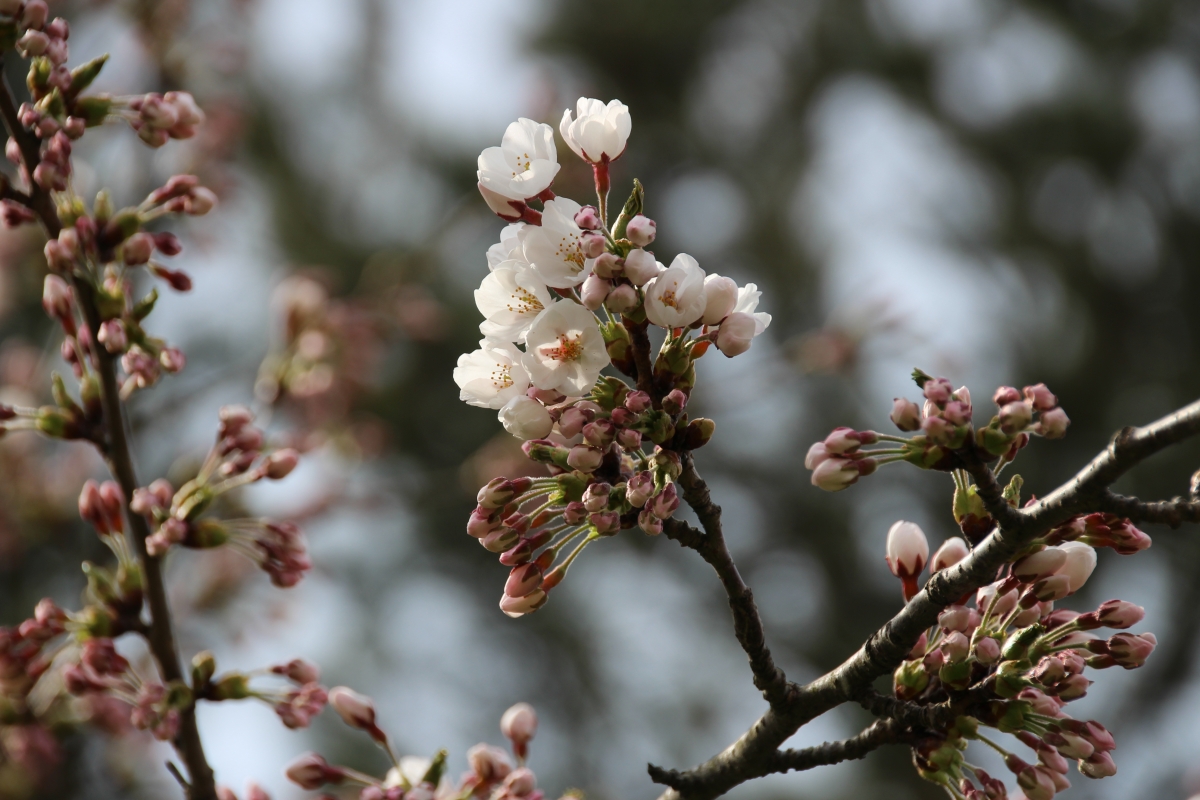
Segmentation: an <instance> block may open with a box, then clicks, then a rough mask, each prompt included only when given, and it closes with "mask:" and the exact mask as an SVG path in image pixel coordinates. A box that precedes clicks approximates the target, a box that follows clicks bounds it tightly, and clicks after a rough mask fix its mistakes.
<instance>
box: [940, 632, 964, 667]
mask: <svg viewBox="0 0 1200 800" xmlns="http://www.w3.org/2000/svg"><path fill="white" fill-rule="evenodd" d="M941 649H942V652H943V653H945V654H946V661H947V662H949V663H951V664H957V663H958V662H960V661H963V660H965V659H966V657H967V653H968V652H969V651H970V649H971V642H970V640H969V639H967V637H966V636H965V635H964V634H963V633H961V632H960V631H951V632H950V633H949V634H948V635H947V636H946V638H944V639H943V640H942V645H941Z"/></svg>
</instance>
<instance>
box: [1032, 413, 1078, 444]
mask: <svg viewBox="0 0 1200 800" xmlns="http://www.w3.org/2000/svg"><path fill="white" fill-rule="evenodd" d="M1038 423H1039V425H1040V432H1041V434H1042V436H1044V437H1046V438H1047V439H1061V438H1062V437H1064V436H1066V435H1067V426H1068V425H1070V424H1071V420H1070V419H1068V418H1067V412H1065V411H1063V410H1062V409H1061V408H1052V409H1050V410H1049V411H1044V412H1042V415H1041V417H1039V419H1038Z"/></svg>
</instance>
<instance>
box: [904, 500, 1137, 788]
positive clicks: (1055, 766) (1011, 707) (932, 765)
mask: <svg viewBox="0 0 1200 800" xmlns="http://www.w3.org/2000/svg"><path fill="white" fill-rule="evenodd" d="M928 553H929V546H928V544H927V542H926V540H925V535H924V533H922V531H921V529H920V528H919V527H917V526H916V525H914V524H913V523H910V522H899V523H896V525H894V526H893V527H892V530H891V531H890V532H889V534H888V547H887V560H888V565H889V566H890V567H891V568H892V571H893V573H894V574H896V575H897V577H899V578H900V579H901V580H902V582H903V583H904V587H905V590H904V594H905V597H906V599H910V598H911V597H912V595H913V594H915V592H916V577H917V576H918V575H919V574H920V573H921V571H922V570H923V568H924V565H925V561H926V559H927V557H928ZM968 553H969V549H968V546H967V543H966V542H964V541H963V540H962V539H959V538H957V537H955V538H952V539H949V540H947V541H946V542H945V543H944V544H943V545H942V546H941V547H940V548H939V549H938V551H937V553H935V554H934V557H933V561H932V564H931V572H937V571H939V570H941V569H945V568H947V567H949V566H952V565H953V564H955V563H957V562H958V561H960V560H962V559H963V558H965V557H966V556H967V555H968ZM1095 566H1096V553H1095V550H1094V549H1093V548H1092V547H1091V546H1090V545H1088V544H1084V543H1083V542H1081V541H1067V542H1065V543H1062V544H1057V545H1054V546H1045V545H1044V544H1042V543H1036V544H1034V545H1032V546H1030V547H1029V548H1027V550H1026V551H1025V553H1024V555H1022V556H1021V557H1020V558H1018V559H1017V560H1016V561H1015V562H1013V563H1012V564H1010V565H1009V567H1008V568H1007V571H1006V574H1005V575H1004V577H1003V578H1001V579H1000V580H998V581H996V582H994V583H992V584H990V585H988V586H985V587H983V588H981V589H980V590H979V591H978V592H977V593H976V594H975V596H974V597H973V598H971V599H970V604H968V602H967V598H964V599H963V602H960V603H957V604H954V605H951V606H948V607H947V608H945V609H944V610H943V611H942V613H941V614H940V615H939V616H938V624H937V625H936V626H935V627H933V628H931V629H930V630H928V631H926V632H925V633H923V634H922V635H921V639H920V640H919V641H918V643H917V645H916V646H915V647H914V648H913V650H912V652H911V653H910V654H909V656H908V658H907V659H906V660H905V661H904V662H903V663H902V664H901V665H900V666H899V667H898V668H897V669H896V671H895V674H894V676H893V687H894V691H895V695H896V697H897V698H899V699H901V700H905V701H910V702H913V703H917V704H920V705H933V704H943V705H949V706H952V707H954V708H956V709H959V710H960V711H961V712H962V714H963V715H962V716H960V717H959V718H958V720H957V721H956V722H955V723H954V725H952V726H950V727H949V728H947V729H946V730H945V731H937V732H928V733H922V735H921V736H920V737H918V740H917V744H916V746H915V747H914V761H915V763H916V765H917V769H918V772H919V773H920V774H921V775H922V777H924V778H926V779H927V780H930V781H932V782H934V783H938V784H940V785H942V786H944V787H946V789H947V790H948V791H949V792H950V794H951V795H952V796H954V797H961V798H978V799H979V800H983V799H984V798H987V799H988V800H995V798H1005V797H1007V796H1008V795H1007V790H1006V789H1005V788H1004V785H1003V783H1002V782H1000V781H998V780H995V779H993V778H991V777H990V776H988V775H987V774H986V773H985V772H983V771H982V770H980V769H978V768H977V767H974V766H973V765H971V764H969V763H968V762H966V761H965V760H964V752H963V751H964V750H965V749H966V746H967V742H968V740H972V739H974V740H978V741H981V742H983V743H985V744H986V745H988V746H990V747H993V748H995V749H996V750H998V751H999V752H1000V753H1001V754H1002V755H1003V756H1004V758H1005V764H1006V766H1007V767H1008V769H1009V770H1010V771H1012V772H1013V773H1014V774H1015V775H1016V779H1017V785H1018V786H1019V787H1020V788H1021V790H1022V791H1023V792H1024V796H1025V797H1026V798H1029V800H1048V798H1050V797H1053V796H1054V794H1055V793H1056V792H1059V791H1062V790H1064V789H1066V788H1067V787H1068V786H1069V785H1070V784H1069V782H1068V781H1067V779H1066V777H1065V775H1066V773H1067V771H1068V762H1069V761H1076V762H1077V763H1078V768H1079V771H1080V772H1081V773H1082V774H1084V775H1086V776H1088V777H1091V778H1102V777H1106V776H1108V775H1112V774H1114V773H1115V772H1116V766H1115V764H1114V762H1113V760H1112V757H1111V756H1110V755H1109V751H1111V750H1112V749H1113V748H1114V747H1115V743H1114V742H1113V741H1112V737H1111V736H1110V735H1109V734H1108V732H1107V731H1105V729H1104V728H1103V726H1101V725H1100V724H1099V723H1098V722H1092V721H1088V722H1081V721H1078V720H1075V719H1072V718H1071V717H1070V716H1069V715H1068V714H1067V713H1066V711H1065V710H1064V708H1065V706H1066V704H1067V703H1069V702H1071V701H1072V700H1077V699H1078V698H1080V697H1083V696H1084V695H1085V694H1086V693H1087V689H1088V687H1089V686H1090V684H1091V682H1092V681H1091V680H1090V679H1089V678H1087V677H1086V676H1085V674H1084V672H1085V670H1086V669H1087V668H1092V669H1104V668H1107V667H1113V666H1121V667H1124V668H1125V669H1134V668H1136V667H1140V666H1142V664H1144V663H1145V661H1146V658H1147V657H1148V656H1149V655H1150V653H1151V651H1153V649H1154V646H1155V644H1156V640H1155V637H1154V635H1153V634H1149V633H1144V634H1136V635H1135V634H1130V633H1124V632H1122V633H1116V634H1114V635H1112V636H1110V637H1109V638H1107V639H1104V638H1099V637H1096V636H1093V635H1092V633H1091V632H1092V631H1097V630H1100V629H1102V628H1110V629H1117V630H1122V631H1123V630H1124V629H1126V628H1129V627H1131V626H1133V625H1135V624H1137V623H1138V622H1140V621H1141V619H1142V617H1143V616H1144V612H1143V610H1142V609H1141V608H1140V607H1138V606H1136V605H1133V604H1132V603H1128V602H1125V601H1122V600H1109V601H1107V602H1105V603H1102V604H1101V605H1100V606H1099V608H1097V609H1096V610H1094V611H1090V612H1088V613H1085V614H1080V613H1078V612H1075V611H1069V610H1066V609H1058V610H1056V609H1055V608H1054V603H1055V602H1056V601H1059V600H1062V599H1063V598H1066V597H1069V596H1070V595H1072V594H1074V593H1075V592H1077V591H1078V590H1079V589H1080V588H1081V587H1082V586H1083V584H1084V583H1085V582H1086V581H1087V579H1088V577H1089V576H1090V575H1091V573H1092V570H1093V569H1094V568H1095ZM981 727H992V728H995V729H997V730H999V731H1001V732H1003V733H1011V734H1015V735H1016V736H1017V738H1018V739H1019V740H1020V741H1021V742H1022V743H1023V744H1024V745H1026V746H1027V747H1029V748H1031V749H1032V750H1033V753H1034V756H1035V757H1036V761H1037V763H1036V764H1034V765H1030V764H1029V763H1026V762H1025V761H1023V760H1022V759H1021V758H1019V757H1018V756H1016V755H1014V754H1012V753H1010V752H1008V751H1007V750H1005V749H1004V748H1002V747H1000V745H998V744H996V743H995V742H992V741H991V740H990V739H988V738H987V737H985V736H983V735H982V734H981V733H980V732H979V729H980V728H981ZM968 773H969V774H971V775H973V776H974V778H975V781H976V782H977V783H978V786H976V784H975V783H972V781H971V780H970V778H969V777H968Z"/></svg>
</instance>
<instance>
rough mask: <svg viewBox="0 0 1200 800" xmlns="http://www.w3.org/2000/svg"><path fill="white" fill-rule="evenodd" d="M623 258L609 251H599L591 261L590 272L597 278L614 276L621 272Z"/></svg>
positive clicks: (606, 278)
mask: <svg viewBox="0 0 1200 800" xmlns="http://www.w3.org/2000/svg"><path fill="white" fill-rule="evenodd" d="M624 263H625V262H624V260H623V259H622V258H621V257H620V256H617V255H614V254H612V253H609V252H604V253H601V254H600V255H598V256H596V258H595V260H593V261H592V274H593V275H595V276H596V277H597V278H604V279H605V280H608V279H610V278H616V277H618V276H619V275H621V274H622V272H623V271H624V270H623V266H624Z"/></svg>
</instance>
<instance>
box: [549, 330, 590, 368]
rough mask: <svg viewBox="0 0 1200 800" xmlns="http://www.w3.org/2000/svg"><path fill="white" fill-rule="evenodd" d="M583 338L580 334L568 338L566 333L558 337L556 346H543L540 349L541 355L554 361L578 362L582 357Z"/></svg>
mask: <svg viewBox="0 0 1200 800" xmlns="http://www.w3.org/2000/svg"><path fill="white" fill-rule="evenodd" d="M582 338H583V335H582V334H579V333H577V334H575V335H574V336H570V335H569V334H566V333H560V334H559V335H558V345H557V346H555V345H545V346H543V347H542V348H541V350H542V354H543V355H545V356H546V357H547V358H552V359H554V360H555V361H562V362H567V361H578V360H579V359H580V357H582V356H583V342H581V341H580V340H581V339H582Z"/></svg>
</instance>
